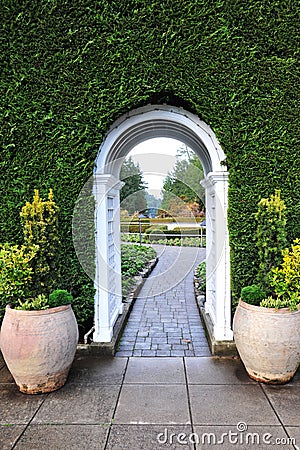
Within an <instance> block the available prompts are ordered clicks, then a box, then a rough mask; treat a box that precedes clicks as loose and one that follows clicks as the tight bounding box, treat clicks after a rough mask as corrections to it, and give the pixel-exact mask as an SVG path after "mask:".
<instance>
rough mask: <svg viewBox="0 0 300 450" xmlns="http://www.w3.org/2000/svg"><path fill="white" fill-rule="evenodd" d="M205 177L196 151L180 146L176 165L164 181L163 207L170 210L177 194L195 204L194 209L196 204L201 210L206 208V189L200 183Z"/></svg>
mask: <svg viewBox="0 0 300 450" xmlns="http://www.w3.org/2000/svg"><path fill="white" fill-rule="evenodd" d="M183 158H184V159H183ZM203 178H204V174H203V168H202V165H201V163H200V161H199V159H198V158H197V156H196V155H195V153H194V152H192V151H191V150H190V149H189V148H188V147H186V146H182V147H180V149H179V150H178V152H177V161H176V164H175V167H174V169H173V170H172V171H171V172H169V173H168V175H167V177H166V179H165V181H164V185H163V200H162V205H161V207H162V208H163V209H165V210H169V209H170V206H171V204H172V201H174V196H176V197H178V198H180V199H181V200H183V201H184V202H185V203H187V204H190V205H193V210H194V211H195V205H196V204H198V211H199V212H200V211H201V210H204V208H205V205H204V198H205V190H204V188H203V187H202V186H201V184H200V181H201V180H202V179H203Z"/></svg>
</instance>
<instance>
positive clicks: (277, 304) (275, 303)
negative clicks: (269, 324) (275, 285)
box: [260, 296, 299, 311]
mask: <svg viewBox="0 0 300 450" xmlns="http://www.w3.org/2000/svg"><path fill="white" fill-rule="evenodd" d="M297 300H298V301H297ZM298 304H299V297H298V299H296V298H295V299H290V300H284V299H281V298H278V297H277V298H273V297H272V296H269V297H268V298H265V299H264V300H262V301H261V302H260V306H263V307H265V308H275V309H281V308H289V310H290V311H297V309H298Z"/></svg>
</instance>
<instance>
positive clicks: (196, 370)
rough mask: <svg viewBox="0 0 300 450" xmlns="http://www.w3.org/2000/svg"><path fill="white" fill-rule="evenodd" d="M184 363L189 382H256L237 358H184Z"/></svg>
mask: <svg viewBox="0 0 300 450" xmlns="http://www.w3.org/2000/svg"><path fill="white" fill-rule="evenodd" d="M185 365H186V373H187V380H188V383H190V384H257V383H256V382H255V381H253V380H251V378H249V377H248V375H247V372H246V370H245V368H244V366H243V364H242V363H241V361H240V359H238V358H218V357H206V358H203V357H201V358H186V359H185Z"/></svg>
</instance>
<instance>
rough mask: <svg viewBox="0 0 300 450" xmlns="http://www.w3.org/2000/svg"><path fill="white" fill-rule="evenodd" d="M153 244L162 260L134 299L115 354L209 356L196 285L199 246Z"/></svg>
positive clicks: (201, 256)
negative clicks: (194, 283) (195, 276)
mask: <svg viewBox="0 0 300 450" xmlns="http://www.w3.org/2000/svg"><path fill="white" fill-rule="evenodd" d="M154 248H155V249H156V251H157V254H158V256H159V261H158V263H157V265H156V267H155V268H154V270H153V272H152V273H151V275H150V276H149V278H147V279H146V281H145V284H144V286H143V288H142V290H141V292H140V294H139V296H138V298H137V299H136V301H135V304H134V306H133V309H132V312H131V314H130V317H129V320H128V322H127V326H126V328H125V331H124V333H123V336H122V339H121V341H120V345H119V348H118V351H117V353H116V356H125V357H127V356H143V357H149V356H162V357H164V356H177V357H178V356H209V355H210V351H209V347H208V344H207V340H206V338H205V333H204V329H203V326H202V323H201V319H200V315H199V311H198V308H197V305H196V301H195V296H194V288H193V270H194V268H195V267H196V266H197V265H199V264H200V262H202V261H203V260H204V259H205V249H203V248H197V247H168V246H159V245H156V246H154Z"/></svg>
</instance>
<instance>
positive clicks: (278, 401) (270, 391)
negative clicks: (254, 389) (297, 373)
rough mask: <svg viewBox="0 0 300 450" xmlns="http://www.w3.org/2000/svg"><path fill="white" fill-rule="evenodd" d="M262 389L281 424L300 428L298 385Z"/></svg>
mask: <svg viewBox="0 0 300 450" xmlns="http://www.w3.org/2000/svg"><path fill="white" fill-rule="evenodd" d="M263 389H264V391H265V393H266V395H267V397H268V399H269V400H270V402H271V404H272V406H273V407H274V408H275V409H276V411H277V413H278V415H279V417H280V420H282V423H283V424H284V425H286V426H298V427H300V386H299V384H288V385H283V386H274V385H273V386H271V385H265V386H263Z"/></svg>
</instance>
